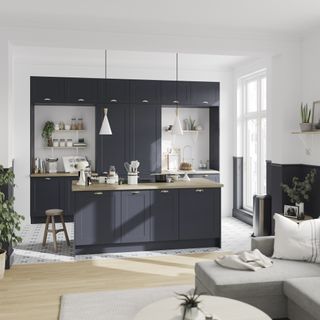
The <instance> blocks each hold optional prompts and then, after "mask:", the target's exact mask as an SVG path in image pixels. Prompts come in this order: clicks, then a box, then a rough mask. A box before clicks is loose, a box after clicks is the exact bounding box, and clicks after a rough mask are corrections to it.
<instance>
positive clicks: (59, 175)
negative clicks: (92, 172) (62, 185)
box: [30, 172, 78, 178]
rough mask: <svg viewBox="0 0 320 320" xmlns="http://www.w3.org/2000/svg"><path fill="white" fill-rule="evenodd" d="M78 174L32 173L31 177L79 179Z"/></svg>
mask: <svg viewBox="0 0 320 320" xmlns="http://www.w3.org/2000/svg"><path fill="white" fill-rule="evenodd" d="M77 176H78V173H77V172H75V173H69V172H57V173H32V174H30V177H32V178H45V177H77Z"/></svg>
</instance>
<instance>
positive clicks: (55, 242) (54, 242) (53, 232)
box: [51, 216, 57, 252]
mask: <svg viewBox="0 0 320 320" xmlns="http://www.w3.org/2000/svg"><path fill="white" fill-rule="evenodd" d="M54 220H55V219H54V216H52V217H51V227H52V238H53V248H54V251H55V252H57V232H56V224H55V221H54Z"/></svg>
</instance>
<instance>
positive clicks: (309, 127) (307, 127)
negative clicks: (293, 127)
mask: <svg viewBox="0 0 320 320" xmlns="http://www.w3.org/2000/svg"><path fill="white" fill-rule="evenodd" d="M300 130H301V131H302V132H305V131H311V130H312V123H300Z"/></svg>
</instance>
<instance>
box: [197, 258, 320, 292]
mask: <svg viewBox="0 0 320 320" xmlns="http://www.w3.org/2000/svg"><path fill="white" fill-rule="evenodd" d="M195 273H196V277H197V279H198V281H200V283H201V284H202V285H203V286H204V287H205V288H207V289H208V291H209V292H210V293H211V294H215V295H221V296H225V297H229V298H238V297H244V296H247V297H252V296H256V297H257V296H268V295H269V296H274V295H282V294H283V281H284V280H286V279H292V278H302V277H319V276H320V265H319V264H314V263H308V262H303V261H289V260H279V259H274V264H273V266H272V267H270V268H265V269H262V270H259V271H257V272H252V271H241V270H231V269H226V268H223V267H221V266H219V265H218V264H217V263H215V262H214V261H212V262H211V261H205V262H199V263H197V264H196V266H195Z"/></svg>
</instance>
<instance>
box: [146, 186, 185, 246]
mask: <svg viewBox="0 0 320 320" xmlns="http://www.w3.org/2000/svg"><path fill="white" fill-rule="evenodd" d="M178 210H179V191H178V190H174V189H168V190H167V189H163V190H154V191H151V240H152V241H169V240H178V237H179V233H178V231H179V230H178V227H179V225H178V223H179V220H178V219H179V213H178Z"/></svg>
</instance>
